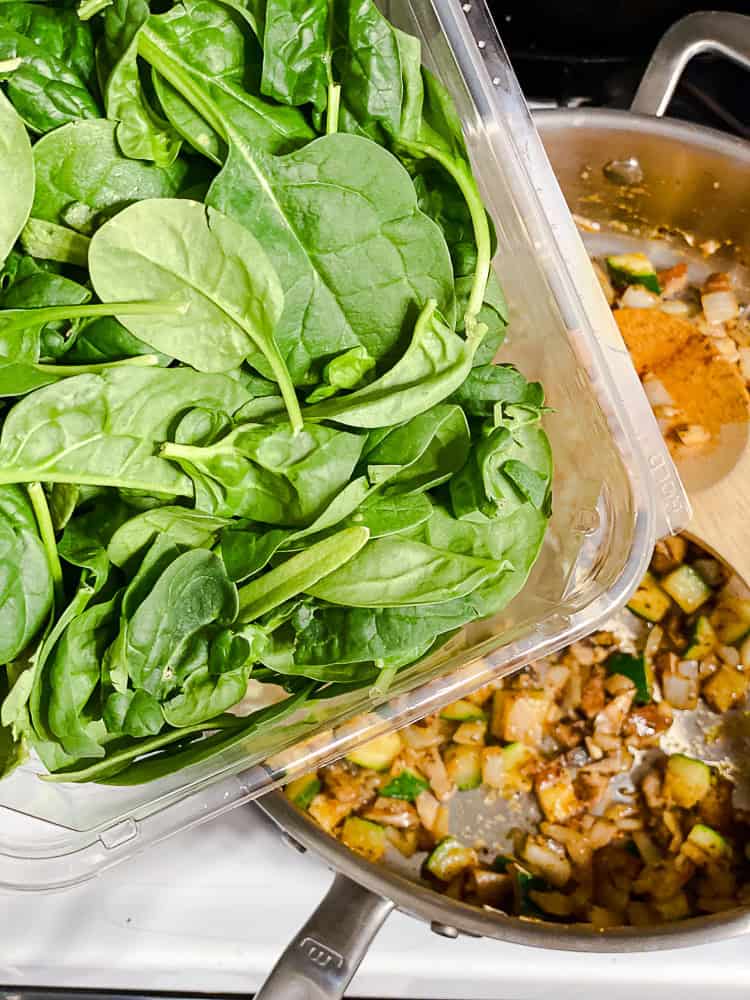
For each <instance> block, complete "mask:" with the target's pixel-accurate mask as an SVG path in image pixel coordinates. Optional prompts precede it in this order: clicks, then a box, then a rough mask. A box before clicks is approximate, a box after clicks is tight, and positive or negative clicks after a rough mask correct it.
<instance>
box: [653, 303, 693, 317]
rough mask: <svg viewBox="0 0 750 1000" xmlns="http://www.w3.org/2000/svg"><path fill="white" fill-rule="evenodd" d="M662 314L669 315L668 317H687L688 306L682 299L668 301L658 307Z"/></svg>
mask: <svg viewBox="0 0 750 1000" xmlns="http://www.w3.org/2000/svg"><path fill="white" fill-rule="evenodd" d="M659 308H660V309H661V311H662V312H665V313H669V315H670V316H689V315H690V306H689V305H688V304H687V302H683V301H682V299H669V300H668V301H666V302H662V304H661V305H660V306H659Z"/></svg>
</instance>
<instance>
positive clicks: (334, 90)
mask: <svg viewBox="0 0 750 1000" xmlns="http://www.w3.org/2000/svg"><path fill="white" fill-rule="evenodd" d="M340 106H341V87H340V85H339V84H338V83H329V84H328V105H327V107H326V135H333V134H334V133H336V132H338V130H339V108H340Z"/></svg>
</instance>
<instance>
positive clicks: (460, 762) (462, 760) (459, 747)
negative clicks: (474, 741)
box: [445, 743, 482, 792]
mask: <svg viewBox="0 0 750 1000" xmlns="http://www.w3.org/2000/svg"><path fill="white" fill-rule="evenodd" d="M481 760H482V751H481V748H480V747H472V746H466V745H464V744H458V743H455V744H453V745H452V746H450V747H448V749H447V750H446V751H445V770H446V771H447V772H448V777H449V778H450V779H451V781H452V782H453V783H454V784H455V786H456V788H458V790H459V791H460V792H467V791H469V790H470V789H472V788H478V787H479V785H480V784H481V782H482V764H481Z"/></svg>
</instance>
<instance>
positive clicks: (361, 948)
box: [255, 875, 393, 1000]
mask: <svg viewBox="0 0 750 1000" xmlns="http://www.w3.org/2000/svg"><path fill="white" fill-rule="evenodd" d="M392 909H393V903H392V902H391V901H390V900H389V899H384V898H383V897H382V896H376V895H375V893H374V892H370V891H369V889H365V888H364V887H363V886H361V885H359V884H358V883H356V882H352V880H351V879H348V878H346V876H344V875H336V877H335V878H334V880H333V885H332V886H331V888H330V889H329V890H328V893H327V895H326V897H325V899H324V900H323V902H322V903H321V904H320V906H319V907H318V908H317V910H316V911H315V912H314V913H313V914H312V916H311V917H310V919H309V920H308V921H307V923H306V924H305V925H304V927H302V928H301V930H300V931H299V932H298V933H297V935H296V936H295V938H294V940H292V941H291V942H290V943H289V945H288V946H287V948H286V950H285V951H284V953H283V955H282V956H281V958H280V959H279V960H278V962H277V963H276V965H275V966H274V967H273V969H272V971H271V973H270V975H269V976H268V979H266V981H265V983H264V984H263V986H261V988H260V990H259V991H258V992H257V993H256V995H255V1000H340V998H341V997H343V995H344V992H345V990H346V988H347V986H348V985H349V983H350V982H351V980H352V977H353V975H354V973H355V972H356V971H357V969H358V968H359V965H360V963H361V961H362V959H363V958H364V957H365V955H366V953H367V949H368V948H369V947H370V944H371V942H372V940H373V938H374V937H375V935H376V934H377V933H378V931H379V930H380V928H381V927H382V925H383V922H384V921H385V919H386V917H387V916H388V914H389V913H390V912H391V910H392Z"/></svg>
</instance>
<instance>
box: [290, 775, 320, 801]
mask: <svg viewBox="0 0 750 1000" xmlns="http://www.w3.org/2000/svg"><path fill="white" fill-rule="evenodd" d="M285 791H286V796H287V798H288V799H290V800H291V801H292V802H293V803H294V804H295V806H297V808H299V809H307V807H308V806H309V805H310V803H311V802H312V800H313V799H314V798H315V796H316V795H317V794H318V792H319V791H320V781H318V776H317V774H315V772H313V773H312V774H303V775H302V777H301V778H296V779H295V780H294V781H290V782H289V784H288V785H287V786H286V788H285Z"/></svg>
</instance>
